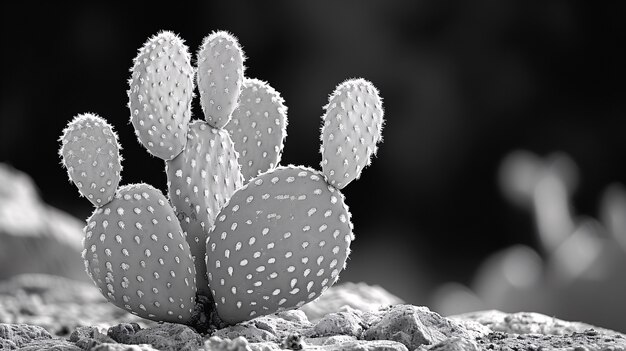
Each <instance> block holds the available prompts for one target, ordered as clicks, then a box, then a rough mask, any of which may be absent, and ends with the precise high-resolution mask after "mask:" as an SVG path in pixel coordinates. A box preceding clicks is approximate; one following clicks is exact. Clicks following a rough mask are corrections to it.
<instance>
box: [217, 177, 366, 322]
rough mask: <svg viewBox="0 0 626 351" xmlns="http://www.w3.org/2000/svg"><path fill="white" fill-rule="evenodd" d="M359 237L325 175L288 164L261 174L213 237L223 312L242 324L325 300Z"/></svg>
mask: <svg viewBox="0 0 626 351" xmlns="http://www.w3.org/2000/svg"><path fill="white" fill-rule="evenodd" d="M353 238H354V237H353V234H352V224H351V222H350V213H349V212H348V208H347V206H346V205H345V203H344V198H343V195H342V194H341V193H340V192H339V191H338V190H336V189H335V188H334V187H332V186H329V185H328V183H326V181H325V180H324V177H323V175H322V174H321V173H319V172H317V171H314V170H312V169H309V168H304V167H294V166H288V167H278V168H276V169H275V170H273V171H270V172H266V173H263V174H261V175H259V176H258V177H256V178H254V179H252V180H251V181H250V182H249V183H248V184H246V185H245V186H244V187H243V188H241V189H240V190H239V191H237V192H236V193H235V194H234V195H233V197H232V198H231V199H230V201H229V203H228V205H227V206H226V207H225V208H224V209H223V210H222V211H221V212H220V214H219V216H218V218H217V221H216V222H215V227H214V228H213V230H212V231H211V232H210V233H209V238H208V240H207V270H208V277H209V284H210V287H211V292H212V293H213V297H214V300H215V304H216V308H217V313H218V315H219V316H220V317H221V318H222V320H224V321H225V322H227V323H237V322H241V321H244V320H248V319H251V318H254V317H257V316H260V315H265V314H270V313H274V312H276V311H279V310H283V309H291V308H296V307H300V306H302V305H304V304H305V303H307V302H309V301H311V300H313V299H315V298H317V297H319V296H320V295H321V294H322V293H323V292H324V291H325V290H326V289H327V288H329V287H330V286H331V285H332V284H333V283H335V281H336V280H337V279H338V278H339V272H340V271H341V270H342V269H343V267H344V265H345V262H346V258H347V257H348V254H349V252H350V243H351V242H352V240H353Z"/></svg>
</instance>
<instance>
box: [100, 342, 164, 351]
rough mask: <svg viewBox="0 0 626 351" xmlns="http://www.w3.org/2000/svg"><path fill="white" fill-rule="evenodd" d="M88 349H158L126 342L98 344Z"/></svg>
mask: <svg viewBox="0 0 626 351" xmlns="http://www.w3.org/2000/svg"><path fill="white" fill-rule="evenodd" d="M88 350H89V351H158V350H157V349H155V348H153V347H152V346H150V345H147V344H142V345H126V344H110V343H104V344H100V345H98V346H96V347H94V348H92V349H88Z"/></svg>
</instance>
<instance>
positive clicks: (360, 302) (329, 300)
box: [300, 282, 403, 321]
mask: <svg viewBox="0 0 626 351" xmlns="http://www.w3.org/2000/svg"><path fill="white" fill-rule="evenodd" d="M402 302H403V301H402V300H401V299H400V298H399V297H397V296H395V295H393V294H391V293H390V292H388V291H387V290H385V289H383V288H381V287H380V286H377V285H368V284H365V283H351V282H347V283H341V284H338V285H335V286H333V287H331V288H330V289H328V290H327V291H326V292H325V293H324V294H323V295H322V296H320V297H319V298H318V299H317V300H315V301H313V302H311V303H308V304H306V305H304V306H302V307H301V308H300V309H301V310H302V311H304V313H306V315H307V317H308V318H309V320H310V321H316V320H318V319H320V318H322V317H323V316H325V315H327V314H329V313H332V312H338V311H339V310H340V309H341V308H342V307H344V306H350V307H351V308H353V309H355V310H359V311H363V312H366V311H375V310H378V309H379V308H381V307H384V306H389V305H396V304H400V303H402Z"/></svg>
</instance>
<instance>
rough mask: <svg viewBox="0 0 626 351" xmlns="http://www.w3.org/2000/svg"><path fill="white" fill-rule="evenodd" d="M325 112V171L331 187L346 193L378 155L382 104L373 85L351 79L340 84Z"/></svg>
mask: <svg viewBox="0 0 626 351" xmlns="http://www.w3.org/2000/svg"><path fill="white" fill-rule="evenodd" d="M324 108H325V109H326V113H325V114H324V117H323V119H324V124H323V126H322V135H321V140H322V147H321V149H320V151H321V153H322V163H321V165H322V171H323V172H324V174H325V175H326V177H328V180H329V182H330V184H332V185H333V186H335V187H337V188H339V189H343V187H345V186H346V185H348V183H350V182H351V181H353V180H354V179H356V178H359V176H360V175H361V171H362V170H363V168H364V167H366V166H367V165H369V164H370V162H371V156H372V155H375V154H376V150H377V146H376V145H377V144H378V142H379V141H380V140H381V138H382V128H383V105H382V100H381V98H380V96H379V95H378V90H377V89H376V87H374V85H373V84H372V83H370V82H368V81H366V80H365V79H350V80H347V81H345V82H343V83H341V84H339V86H338V87H337V89H335V92H334V93H333V94H332V95H331V96H330V99H329V101H328V105H326V106H325V107H324Z"/></svg>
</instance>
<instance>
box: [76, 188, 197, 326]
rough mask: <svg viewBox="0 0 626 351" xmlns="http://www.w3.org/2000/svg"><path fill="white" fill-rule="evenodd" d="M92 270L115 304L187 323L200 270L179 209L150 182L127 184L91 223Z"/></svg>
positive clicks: (88, 263)
mask: <svg viewBox="0 0 626 351" xmlns="http://www.w3.org/2000/svg"><path fill="white" fill-rule="evenodd" d="M84 247H85V249H84V250H83V259H84V260H85V268H86V270H87V274H88V275H89V276H90V277H91V279H92V280H93V281H94V283H95V284H96V286H97V287H98V288H99V289H100V292H102V294H103V295H104V296H105V297H106V298H107V299H108V300H109V301H110V302H111V303H113V304H115V305H117V306H118V307H120V308H123V309H125V310H127V311H130V312H131V313H133V314H136V315H138V316H140V317H143V318H149V319H152V320H156V321H168V322H178V323H185V322H187V321H189V319H190V318H191V314H192V311H193V308H194V306H195V299H196V291H197V289H196V280H195V276H196V270H195V267H194V265H193V262H192V258H191V251H190V249H189V245H188V244H187V242H186V241H185V238H184V235H183V231H182V229H181V228H180V224H179V223H178V221H177V220H176V217H175V215H174V210H172V208H171V206H170V205H169V203H168V202H167V199H166V198H165V196H163V194H162V193H161V192H160V191H159V190H157V189H155V188H153V187H152V186H149V185H147V184H132V185H126V186H123V187H121V188H120V189H119V190H118V192H117V193H116V195H115V198H114V199H113V201H111V202H109V203H108V204H107V205H105V206H103V207H101V208H98V209H96V210H95V211H94V213H93V214H92V215H91V217H90V218H89V219H88V220H87V226H86V227H85V241H84Z"/></svg>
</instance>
